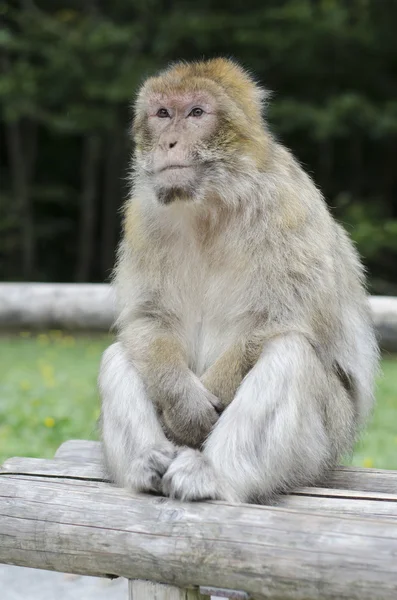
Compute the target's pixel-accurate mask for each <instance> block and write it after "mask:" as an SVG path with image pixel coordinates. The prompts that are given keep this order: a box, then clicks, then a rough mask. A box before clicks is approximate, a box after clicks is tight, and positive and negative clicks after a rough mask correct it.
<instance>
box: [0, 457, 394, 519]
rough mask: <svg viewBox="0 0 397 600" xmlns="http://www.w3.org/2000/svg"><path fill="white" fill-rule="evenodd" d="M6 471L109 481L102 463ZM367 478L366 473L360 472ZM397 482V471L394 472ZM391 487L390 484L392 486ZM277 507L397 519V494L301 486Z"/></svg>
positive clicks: (7, 469) (31, 465) (22, 461)
mask: <svg viewBox="0 0 397 600" xmlns="http://www.w3.org/2000/svg"><path fill="white" fill-rule="evenodd" d="M0 473H3V474H15V475H18V474H19V475H32V476H37V477H41V478H46V477H48V478H52V479H54V478H60V479H73V480H82V481H83V482H85V481H92V482H95V481H98V482H101V481H109V477H108V475H107V473H106V471H105V470H104V468H103V466H102V465H101V463H100V462H98V461H95V462H92V463H91V462H88V461H87V462H84V461H80V460H79V461H75V460H73V461H72V460H70V461H67V460H62V459H55V460H46V459H39V458H11V459H9V460H7V461H6V462H5V463H4V465H3V470H2V471H0ZM361 477H365V473H362V474H361ZM395 480H396V481H397V474H396V475H395ZM389 487H391V486H389ZM276 506H279V507H283V508H293V509H296V510H299V509H303V510H308V511H309V510H310V511H311V512H325V513H333V514H335V515H338V514H341V515H353V516H354V515H355V516H359V517H362V518H383V519H396V518H397V494H393V493H390V492H389V493H385V492H362V491H355V490H341V489H339V490H338V489H332V488H316V487H312V488H300V489H297V490H295V491H294V493H293V494H289V495H286V496H280V497H279V499H278V500H277V503H276Z"/></svg>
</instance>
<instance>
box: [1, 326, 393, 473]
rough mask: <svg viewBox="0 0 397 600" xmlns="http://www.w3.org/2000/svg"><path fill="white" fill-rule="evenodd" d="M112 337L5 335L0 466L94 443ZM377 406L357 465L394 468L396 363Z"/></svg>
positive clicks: (382, 382) (389, 361) (386, 373)
mask: <svg viewBox="0 0 397 600" xmlns="http://www.w3.org/2000/svg"><path fill="white" fill-rule="evenodd" d="M109 342H110V338H109V336H96V337H92V336H90V337H88V336H79V337H74V336H71V335H68V334H63V333H61V332H60V331H53V332H49V333H43V334H39V335H33V334H32V335H31V334H29V333H21V334H20V335H15V336H9V337H6V336H3V337H2V338H0V357H1V359H0V463H1V462H2V460H4V459H5V458H7V457H9V456H42V457H52V456H53V455H54V453H55V451H56V449H57V448H58V446H59V445H60V444H61V443H62V442H63V441H65V440H67V439H71V438H84V439H97V431H96V421H97V418H98V416H99V399H98V394H97V391H96V377H97V372H98V366H99V359H100V355H101V352H102V351H103V350H104V348H105V347H106V346H107V345H108V344H109ZM382 369H383V375H382V376H381V377H380V378H379V381H378V387H377V400H378V401H377V406H376V409H375V412H374V415H373V418H372V420H371V423H370V425H369V427H368V429H367V431H366V433H365V434H364V435H363V437H362V440H361V441H360V443H359V444H358V446H357V449H356V452H355V454H354V457H353V461H352V462H353V464H355V465H359V466H367V467H378V468H384V469H397V360H396V359H395V358H392V357H391V358H385V359H384V360H383V363H382Z"/></svg>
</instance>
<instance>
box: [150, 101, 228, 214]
mask: <svg viewBox="0 0 397 600" xmlns="http://www.w3.org/2000/svg"><path fill="white" fill-rule="evenodd" d="M147 115H148V125H149V129H150V132H151V136H152V139H153V140H154V150H153V151H152V153H151V162H150V166H149V171H150V174H151V176H152V180H153V183H154V187H155V189H156V191H157V193H158V196H159V199H160V201H163V202H164V203H168V202H171V201H172V200H173V199H174V198H173V196H175V194H173V193H172V191H173V190H174V191H175V190H177V191H178V194H177V195H181V193H182V195H185V196H190V195H192V191H193V190H194V189H195V187H196V186H197V185H198V183H199V179H200V175H202V170H203V168H204V165H203V164H200V160H199V159H198V158H197V155H196V154H195V152H194V151H195V149H197V147H198V146H200V142H205V140H206V139H208V137H209V136H210V135H211V134H212V133H213V131H214V130H215V128H216V124H217V115H216V106H215V100H214V99H213V98H212V97H211V96H210V95H209V94H207V93H204V92H191V93H184V94H178V95H163V94H161V95H160V94H159V95H153V96H151V97H150V98H149V99H148V102H147Z"/></svg>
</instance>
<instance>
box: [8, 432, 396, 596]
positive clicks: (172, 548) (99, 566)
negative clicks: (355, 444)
mask: <svg viewBox="0 0 397 600" xmlns="http://www.w3.org/2000/svg"><path fill="white" fill-rule="evenodd" d="M0 562H3V563H7V564H12V565H21V566H26V567H35V568H39V569H50V570H55V571H61V572H65V573H75V574H82V575H95V576H101V577H117V576H120V577H126V578H128V579H129V595H130V599H133V600H150V599H156V600H199V599H204V598H207V599H208V598H209V597H210V596H211V595H212V597H218V598H219V597H226V598H235V599H240V600H243V599H245V600H246V599H248V598H255V599H258V600H262V599H265V598H272V599H278V600H289V599H291V600H327V599H333V600H343V599H345V598H346V599H348V598H349V599H351V598H354V599H357V600H358V599H360V600H377V599H379V600H389V599H390V600H396V599H397V471H381V470H377V469H359V468H351V467H347V468H346V467H339V468H337V469H335V470H334V471H332V472H331V473H330V475H329V478H328V479H327V481H326V482H325V483H324V487H316V488H304V489H299V490H297V491H295V492H294V493H293V494H290V495H288V496H283V497H282V498H281V499H280V500H279V502H278V504H277V506H275V507H273V506H272V507H268V506H257V505H246V504H242V505H232V504H227V503H225V502H203V503H190V504H188V503H180V502H177V501H172V500H169V499H166V498H162V497H159V496H157V497H156V496H149V495H143V494H142V495H136V496H134V495H132V494H130V493H127V492H126V491H124V490H122V489H118V488H116V487H115V486H113V485H111V484H110V483H109V482H108V478H107V475H106V473H105V471H104V469H103V466H102V459H101V446H100V444H99V443H97V442H86V441H79V440H71V441H69V442H66V443H65V444H63V445H62V446H61V447H60V448H59V449H58V451H57V453H56V455H55V458H54V459H53V460H42V459H35V458H12V459H10V460H7V461H6V463H5V464H4V465H3V467H2V469H1V470H0ZM149 582H154V583H149ZM1 597H3V595H1Z"/></svg>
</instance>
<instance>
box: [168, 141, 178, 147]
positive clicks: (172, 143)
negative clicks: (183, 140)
mask: <svg viewBox="0 0 397 600" xmlns="http://www.w3.org/2000/svg"><path fill="white" fill-rule="evenodd" d="M174 146H176V142H170V143H169V144H168V147H169V148H173V147H174Z"/></svg>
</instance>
